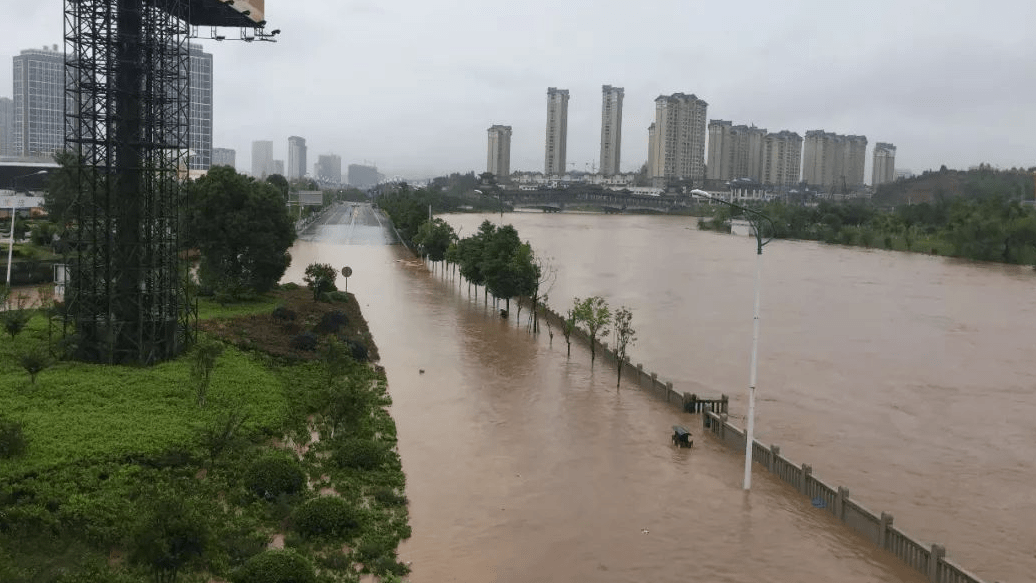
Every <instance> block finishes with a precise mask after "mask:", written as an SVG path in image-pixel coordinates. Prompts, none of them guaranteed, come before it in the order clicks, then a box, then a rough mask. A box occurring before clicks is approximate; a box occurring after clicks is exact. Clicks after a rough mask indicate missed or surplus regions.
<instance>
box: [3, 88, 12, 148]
mask: <svg viewBox="0 0 1036 583" xmlns="http://www.w3.org/2000/svg"><path fill="white" fill-rule="evenodd" d="M0 156H14V101H12V100H11V98H10V97H0Z"/></svg>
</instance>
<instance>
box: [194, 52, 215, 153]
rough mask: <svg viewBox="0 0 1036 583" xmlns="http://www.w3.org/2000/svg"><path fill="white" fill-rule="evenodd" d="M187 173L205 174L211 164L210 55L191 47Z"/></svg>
mask: <svg viewBox="0 0 1036 583" xmlns="http://www.w3.org/2000/svg"><path fill="white" fill-rule="evenodd" d="M188 52H189V54H190V59H191V65H190V66H191V104H190V116H189V117H190V124H191V127H190V128H189V129H190V138H189V139H190V148H191V157H190V169H191V170H196V171H197V170H208V169H209V167H210V166H212V165H213V164H214V162H213V161H212V55H211V54H210V53H206V52H205V51H204V50H203V47H202V46H201V45H199V44H195V43H190V45H189V46H188Z"/></svg>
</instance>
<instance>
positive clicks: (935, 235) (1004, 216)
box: [699, 195, 1036, 265]
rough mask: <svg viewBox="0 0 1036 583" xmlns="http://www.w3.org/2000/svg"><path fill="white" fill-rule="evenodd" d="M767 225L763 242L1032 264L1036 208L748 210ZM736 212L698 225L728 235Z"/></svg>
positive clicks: (955, 204)
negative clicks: (757, 213) (772, 240)
mask: <svg viewBox="0 0 1036 583" xmlns="http://www.w3.org/2000/svg"><path fill="white" fill-rule="evenodd" d="M752 208H755V209H756V210H759V211H760V212H762V213H763V214H765V215H766V216H768V217H770V219H772V221H773V224H772V225H770V224H768V223H765V222H764V224H763V228H762V233H763V235H764V236H766V237H770V236H772V237H775V238H780V239H802V240H809V241H821V242H824V243H832V244H839V245H852V246H858V247H866V248H877V249H890V250H895V251H908V252H917V253H930V254H932V255H945V256H951V257H962V258H966V259H973V260H978V261H995V262H1001V263H1011V264H1018V265H1036V207H1033V206H1032V205H1028V204H1023V203H1022V202H1021V201H1019V200H1017V199H1011V198H1008V197H1006V196H999V195H990V196H986V197H983V198H953V199H947V198H940V199H938V200H935V201H933V202H923V203H919V204H905V205H899V206H896V207H894V208H892V209H890V210H885V209H881V208H878V207H876V206H874V205H871V204H867V203H862V202H842V203H836V202H829V201H821V202H820V203H818V204H817V205H816V206H801V205H792V204H786V203H782V202H770V203H766V204H763V205H758V206H754V207H752ZM737 213H738V211H737V210H735V209H731V208H730V207H727V206H725V205H723V206H720V207H718V208H715V209H713V211H712V212H711V214H710V215H709V216H707V217H705V218H702V219H701V220H700V222H699V227H700V228H702V229H707V230H716V231H724V232H729V231H730V220H731V218H733V217H734V216H736V215H737Z"/></svg>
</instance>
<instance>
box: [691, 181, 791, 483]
mask: <svg viewBox="0 0 1036 583" xmlns="http://www.w3.org/2000/svg"><path fill="white" fill-rule="evenodd" d="M691 194H692V195H694V196H697V197H701V198H707V199H709V200H712V201H716V202H718V203H721V204H725V205H727V206H729V207H731V208H735V209H738V210H740V211H741V212H743V213H745V215H746V216H747V217H749V219H748V222H749V224H750V225H751V226H752V229H753V230H754V231H755V241H756V254H755V256H756V260H755V308H754V312H753V315H752V364H751V371H750V372H749V375H748V418H747V421H746V422H745V485H744V487H745V490H751V489H752V444H753V443H755V384H756V368H757V364H758V361H759V284H760V278H761V274H762V268H763V246H764V245H766V244H767V243H769V242H770V241H772V240H773V236H770V237H769V238H767V239H766V240H765V241H764V240H763V232H762V221H766V222H768V223H770V229H771V232H773V220H772V219H770V217H768V216H766V215H764V214H763V213H761V212H759V211H757V210H754V209H750V208H745V207H743V206H741V205H737V204H734V203H732V202H727V201H725V200H723V199H721V198H716V197H714V196H712V195H711V194H709V193H708V192H705V191H704V190H697V189H695V190H692V191H691ZM753 219H754V220H753Z"/></svg>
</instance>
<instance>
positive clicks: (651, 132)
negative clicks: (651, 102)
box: [647, 122, 657, 178]
mask: <svg viewBox="0 0 1036 583" xmlns="http://www.w3.org/2000/svg"><path fill="white" fill-rule="evenodd" d="M656 134H657V130H656V129H655V122H651V125H649V126H648V160H647V177H648V178H651V171H652V170H651V169H652V168H654V167H655V136H656Z"/></svg>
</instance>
